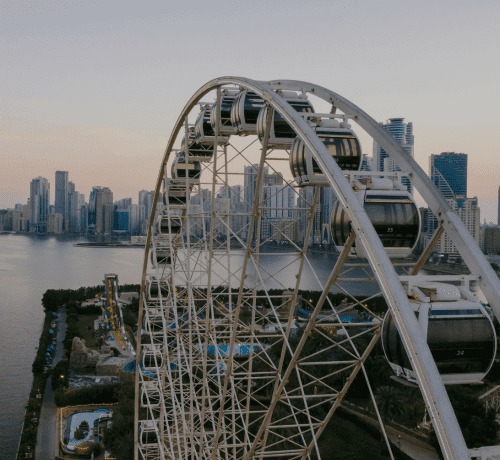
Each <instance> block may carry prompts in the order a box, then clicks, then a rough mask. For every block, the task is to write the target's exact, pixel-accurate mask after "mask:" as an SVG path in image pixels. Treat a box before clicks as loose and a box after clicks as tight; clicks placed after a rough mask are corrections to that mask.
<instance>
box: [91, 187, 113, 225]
mask: <svg viewBox="0 0 500 460" xmlns="http://www.w3.org/2000/svg"><path fill="white" fill-rule="evenodd" d="M109 206H111V207H109ZM113 212H114V205H113V192H112V191H111V190H110V189H109V188H108V187H103V188H100V189H99V190H97V193H96V197H95V233H96V235H104V234H111V232H112V230H113V223H114V218H113Z"/></svg>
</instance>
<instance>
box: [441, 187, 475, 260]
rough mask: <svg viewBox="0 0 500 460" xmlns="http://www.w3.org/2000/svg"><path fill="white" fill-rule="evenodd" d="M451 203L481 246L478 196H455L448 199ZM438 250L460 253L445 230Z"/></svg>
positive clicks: (453, 253)
mask: <svg viewBox="0 0 500 460" xmlns="http://www.w3.org/2000/svg"><path fill="white" fill-rule="evenodd" d="M447 201H448V203H450V205H451V207H452V208H453V210H454V211H455V212H456V213H457V215H458V217H459V218H460V220H461V221H462V223H463V224H464V226H465V228H466V229H467V230H468V231H469V233H470V234H471V236H472V238H474V241H475V242H476V244H477V245H478V246H480V239H481V233H480V224H481V222H480V218H481V210H480V208H479V206H478V199H477V197H474V198H466V197H455V198H452V199H448V200H447ZM436 250H437V251H438V252H441V253H445V254H450V255H455V256H458V255H459V250H458V248H457V247H456V246H455V245H454V244H453V242H452V241H451V238H450V237H449V236H448V234H447V233H446V232H445V233H443V235H442V236H441V238H440V240H439V242H438V244H437V246H436Z"/></svg>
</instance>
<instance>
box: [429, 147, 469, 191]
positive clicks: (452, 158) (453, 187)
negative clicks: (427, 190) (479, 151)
mask: <svg viewBox="0 0 500 460" xmlns="http://www.w3.org/2000/svg"><path fill="white" fill-rule="evenodd" d="M429 172H430V175H431V179H432V181H433V182H434V184H436V187H437V188H438V189H439V191H440V192H441V193H442V194H443V195H444V197H445V198H454V197H455V196H467V154H466V153H454V152H443V153H440V154H439V155H431V156H430V158H429Z"/></svg>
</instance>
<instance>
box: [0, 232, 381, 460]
mask: <svg viewBox="0 0 500 460" xmlns="http://www.w3.org/2000/svg"><path fill="white" fill-rule="evenodd" d="M81 241H84V240H82V239H79V238H67V237H39V236H31V235H21V234H18V235H14V234H2V235H0V318H1V321H0V346H1V350H2V351H1V356H2V358H1V372H0V458H2V459H13V458H14V456H15V454H16V449H17V444H18V441H19V436H20V431H21V426H22V421H23V418H24V411H25V406H26V403H27V400H28V395H29V391H30V388H31V382H32V374H31V365H32V363H33V359H34V357H35V352H36V347H37V346H38V340H39V336H40V333H41V329H42V325H43V318H44V314H43V308H42V305H41V298H42V295H43V293H44V292H45V291H46V290H47V289H76V288H79V287H81V286H96V285H99V284H102V280H103V276H104V274H105V273H117V274H118V279H119V282H120V283H131V284H138V283H139V282H140V278H141V267H142V257H143V251H144V250H143V249H141V248H92V247H74V246H73V245H74V244H75V243H77V242H81ZM293 259H295V257H294V256H291V255H285V256H282V257H279V258H278V257H276V256H275V255H274V254H273V255H270V256H267V257H261V259H260V265H261V266H262V267H263V273H264V272H265V270H268V271H270V272H276V271H277V270H280V272H279V274H278V275H277V277H276V279H277V280H278V281H279V283H282V284H283V285H284V286H285V287H292V286H294V281H295V274H296V270H297V268H298V262H297V261H295V262H293ZM309 259H310V262H311V267H312V268H313V269H314V272H315V273H316V275H315V274H314V273H313V270H312V268H311V267H307V266H306V268H305V269H304V273H303V277H302V282H301V288H302V289H309V290H317V289H319V286H318V281H317V279H319V280H320V281H321V282H322V283H324V282H325V281H326V279H327V278H328V275H329V274H330V272H331V270H332V268H333V265H334V263H335V261H336V257H334V256H333V257H332V255H331V254H321V253H312V254H310V255H309ZM243 260H244V257H243V254H242V253H241V252H240V253H239V254H235V255H234V256H232V257H231V261H230V262H231V272H232V273H234V274H238V273H241V265H242V262H243ZM221 262H223V261H221ZM226 264H227V262H225V261H224V262H223V263H221V264H219V269H218V270H217V272H218V273H217V276H220V277H223V276H224V275H223V272H224V271H225V270H221V269H220V267H225V266H226ZM248 274H249V275H250V276H252V275H253V274H254V271H253V269H252V268H251V267H250V268H249V271H248ZM217 276H215V277H214V278H216V277H217ZM316 276H317V278H316ZM353 276H356V275H353ZM263 278H266V276H263ZM233 281H234V280H233ZM266 286H267V287H269V288H270V287H279V286H278V284H277V282H276V281H274V280H269V281H268V282H266ZM349 290H350V292H351V293H353V294H355V295H356V294H363V295H371V294H373V293H374V292H375V291H376V286H375V285H374V283H371V284H367V283H358V282H355V283H352V284H351V286H349Z"/></svg>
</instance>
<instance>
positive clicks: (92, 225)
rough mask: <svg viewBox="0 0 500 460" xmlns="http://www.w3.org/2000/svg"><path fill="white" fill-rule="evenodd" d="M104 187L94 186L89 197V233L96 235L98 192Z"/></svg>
mask: <svg viewBox="0 0 500 460" xmlns="http://www.w3.org/2000/svg"><path fill="white" fill-rule="evenodd" d="M101 188H102V187H100V186H94V187H92V191H91V192H90V196H89V208H88V231H89V233H95V220H96V214H95V199H96V196H97V192H98V191H99V190H101Z"/></svg>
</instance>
